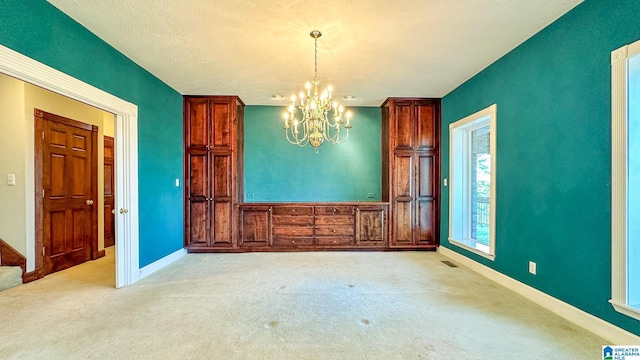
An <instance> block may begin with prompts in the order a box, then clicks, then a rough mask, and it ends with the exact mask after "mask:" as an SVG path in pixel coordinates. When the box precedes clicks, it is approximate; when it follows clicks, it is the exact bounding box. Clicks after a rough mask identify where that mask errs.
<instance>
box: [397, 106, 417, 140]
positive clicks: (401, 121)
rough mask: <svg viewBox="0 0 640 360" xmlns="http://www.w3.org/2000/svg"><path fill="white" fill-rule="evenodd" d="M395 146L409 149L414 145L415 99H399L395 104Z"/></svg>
mask: <svg viewBox="0 0 640 360" xmlns="http://www.w3.org/2000/svg"><path fill="white" fill-rule="evenodd" d="M395 131H396V139H395V145H396V146H395V148H396V149H409V148H411V147H413V141H414V140H413V137H414V133H415V120H414V108H413V101H402V102H401V101H398V102H396V106H395Z"/></svg>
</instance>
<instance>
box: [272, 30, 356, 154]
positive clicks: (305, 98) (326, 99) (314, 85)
mask: <svg viewBox="0 0 640 360" xmlns="http://www.w3.org/2000/svg"><path fill="white" fill-rule="evenodd" d="M309 35H311V37H312V38H313V39H314V41H315V75H314V77H313V81H311V82H307V84H306V86H305V89H306V91H301V92H300V94H299V95H298V97H297V98H296V96H295V95H292V96H291V105H289V107H288V109H287V111H285V113H284V133H285V136H286V138H287V140H288V141H289V142H290V143H292V144H295V145H298V146H300V147H304V146H306V145H307V144H311V146H313V148H314V150H315V152H316V153H318V148H319V147H320V146H321V145H322V144H323V143H324V142H325V141H327V142H329V143H331V144H339V143H341V142H344V141H345V140H347V138H348V137H349V129H351V123H350V121H351V112H350V111H346V112H345V109H344V107H342V105H340V104H338V103H337V102H335V101H333V88H332V87H331V85H329V86H327V88H326V89H325V90H324V91H323V92H322V93H320V92H319V91H318V84H319V83H320V82H319V81H318V38H319V37H320V36H322V33H321V32H320V31H318V30H313V31H312V32H311V33H310V34H309ZM296 103H297V105H296ZM296 108H297V109H300V113H301V114H300V118H298V111H297V109H296ZM330 117H331V118H333V121H332V120H330V119H329V118H330ZM345 120H346V124H345ZM342 128H344V129H345V132H343V133H341V132H340V130H341V129H342Z"/></svg>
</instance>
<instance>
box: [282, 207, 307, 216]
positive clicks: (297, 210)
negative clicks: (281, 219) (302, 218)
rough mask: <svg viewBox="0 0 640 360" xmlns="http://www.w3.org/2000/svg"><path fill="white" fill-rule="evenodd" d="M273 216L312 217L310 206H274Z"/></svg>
mask: <svg viewBox="0 0 640 360" xmlns="http://www.w3.org/2000/svg"><path fill="white" fill-rule="evenodd" d="M273 215H313V207H311V206H274V207H273Z"/></svg>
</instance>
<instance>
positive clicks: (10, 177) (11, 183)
mask: <svg viewBox="0 0 640 360" xmlns="http://www.w3.org/2000/svg"><path fill="white" fill-rule="evenodd" d="M7 185H9V186H15V185H16V174H7Z"/></svg>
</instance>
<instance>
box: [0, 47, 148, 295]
mask: <svg viewBox="0 0 640 360" xmlns="http://www.w3.org/2000/svg"><path fill="white" fill-rule="evenodd" d="M0 73H4V74H7V75H9V76H11V77H14V78H16V79H19V80H23V81H25V82H28V83H31V84H33V85H36V86H39V87H41V88H44V89H47V90H50V91H53V92H55V93H58V94H60V95H63V96H66V97H69V98H72V99H74V100H78V101H80V102H83V103H85V104H87V105H91V106H93V107H96V108H100V109H102V110H105V111H108V112H111V113H114V114H115V118H116V121H115V132H116V133H115V139H116V141H115V142H116V146H115V147H116V148H115V152H116V154H115V162H116V164H115V180H116V183H115V190H116V198H115V204H114V208H115V209H116V211H117V213H116V219H115V221H116V224H115V228H116V233H115V235H116V287H117V288H120V287H123V286H126V285H131V284H133V283H135V282H136V281H138V280H139V279H140V266H139V255H138V254H139V248H138V246H139V223H138V220H139V217H138V107H137V106H136V105H135V104H132V103H129V102H127V101H124V100H122V99H120V98H117V97H115V96H113V95H111V94H109V93H107V92H105V91H103V90H100V89H98V88H96V87H94V86H92V85H89V84H87V83H84V82H82V81H80V80H78V79H76V78H73V77H71V76H69V75H67V74H65V73H63V72H61V71H58V70H56V69H54V68H52V67H49V66H47V65H44V64H42V63H40V62H38V61H36V60H33V59H31V58H29V57H27V56H24V55H22V54H20V53H18V52H15V51H13V50H11V49H9V48H7V47H5V46H2V45H0ZM31 190H32V189H27V191H31ZM27 198H29V197H27ZM34 206H35V204H33V203H32V204H27V208H29V207H31V208H34ZM30 226H33V227H34V229H35V223H33V224H30ZM31 247H33V246H31ZM33 251H35V250H34V249H31V250H29V246H27V256H26V257H27V264H29V263H31V264H33V262H34V261H35V256H36V255H35V253H33ZM30 257H33V258H32V259H29V258H30Z"/></svg>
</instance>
